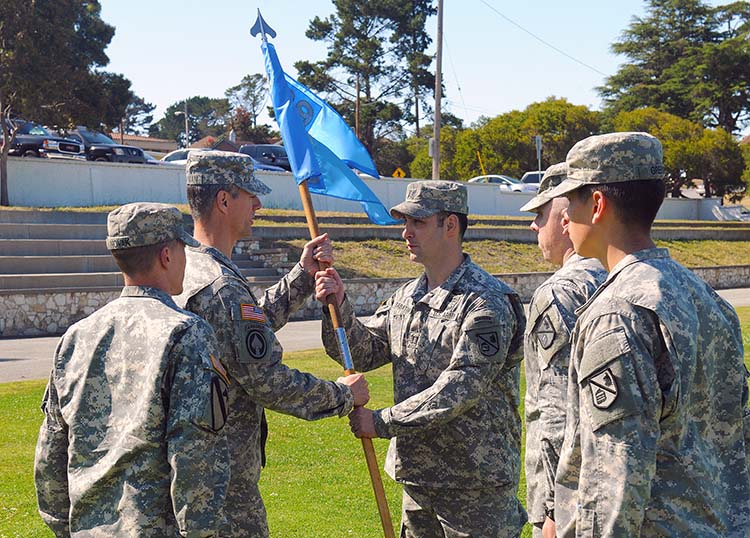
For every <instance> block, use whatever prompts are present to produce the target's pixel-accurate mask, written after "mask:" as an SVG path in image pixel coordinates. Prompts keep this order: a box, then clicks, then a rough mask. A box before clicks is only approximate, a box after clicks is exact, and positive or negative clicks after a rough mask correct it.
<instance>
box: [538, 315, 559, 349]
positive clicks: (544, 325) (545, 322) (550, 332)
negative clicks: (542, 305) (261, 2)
mask: <svg viewBox="0 0 750 538" xmlns="http://www.w3.org/2000/svg"><path fill="white" fill-rule="evenodd" d="M534 334H536V339H537V340H539V345H541V346H542V348H544V349H548V348H549V346H551V345H552V342H554V341H555V334H556V333H555V327H554V325H552V322H551V321H550V320H549V316H547V315H545V316H544V317H543V318H542V321H540V322H539V327H538V328H537V330H536V331H534Z"/></svg>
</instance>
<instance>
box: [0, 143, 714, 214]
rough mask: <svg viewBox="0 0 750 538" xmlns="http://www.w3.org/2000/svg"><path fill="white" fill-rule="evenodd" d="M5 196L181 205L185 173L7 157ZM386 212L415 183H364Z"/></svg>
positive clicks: (499, 194)
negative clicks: (410, 184) (378, 199)
mask: <svg viewBox="0 0 750 538" xmlns="http://www.w3.org/2000/svg"><path fill="white" fill-rule="evenodd" d="M256 174H257V175H258V177H259V178H260V179H261V180H262V181H263V182H265V183H267V184H268V185H269V186H270V187H271V189H273V192H271V194H269V195H267V196H264V197H263V198H262V201H263V205H264V206H266V207H272V208H280V209H302V204H301V202H300V199H299V194H298V191H297V186H296V184H295V182H294V180H293V178H292V176H291V174H289V173H281V172H265V171H258V172H256ZM8 176H9V177H8V195H9V198H10V203H11V205H14V206H25V207H66V206H70V207H84V206H98V205H114V204H125V203H128V202H137V201H149V202H163V203H172V204H177V203H183V204H184V203H186V195H185V171H184V169H183V168H181V167H178V166H172V165H148V164H120V163H103V162H88V161H74V160H62V159H35V158H21V157H10V158H9V159H8ZM364 181H365V183H367V185H368V186H369V187H370V188H371V189H372V191H373V192H374V193H375V194H376V195H377V196H378V197H379V198H380V200H381V201H382V202H383V204H384V205H385V206H386V207H388V208H389V207H392V206H394V205H396V204H398V203H399V202H401V201H403V199H404V195H405V193H406V186H407V185H408V183H409V182H410V181H415V180H414V179H393V178H387V179H364ZM467 187H468V189H469V209H470V211H471V213H472V214H475V215H505V216H529V213H523V212H521V211H519V210H518V208H520V207H521V206H522V205H524V204H525V203H526V202H527V201H528V200H529V199H531V197H532V196H533V195H531V194H526V193H509V192H503V191H501V190H500V189H498V188H497V186H495V185H486V184H467ZM313 203H314V204H315V208H316V209H317V210H319V211H347V212H361V211H362V209H361V206H360V205H359V204H358V203H356V202H350V201H347V200H339V199H337V198H331V197H329V196H318V195H313ZM718 205H720V199H719V198H709V199H699V200H693V199H689V200H688V199H682V198H667V199H666V200H665V201H664V204H663V205H662V207H661V209H660V210H659V214H658V215H657V218H658V219H665V220H672V219H675V220H716V217H715V216H714V215H713V214H712V208H713V207H715V206H718Z"/></svg>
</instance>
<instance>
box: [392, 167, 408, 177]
mask: <svg viewBox="0 0 750 538" xmlns="http://www.w3.org/2000/svg"><path fill="white" fill-rule="evenodd" d="M393 177H406V172H404V171H403V170H402V169H401V167H397V168H396V169H395V170H394V171H393Z"/></svg>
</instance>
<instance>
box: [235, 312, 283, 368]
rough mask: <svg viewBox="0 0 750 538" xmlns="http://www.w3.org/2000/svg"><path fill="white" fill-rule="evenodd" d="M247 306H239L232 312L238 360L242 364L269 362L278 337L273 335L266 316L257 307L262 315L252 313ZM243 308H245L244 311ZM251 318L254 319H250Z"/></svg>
mask: <svg viewBox="0 0 750 538" xmlns="http://www.w3.org/2000/svg"><path fill="white" fill-rule="evenodd" d="M247 306H248V305H239V308H237V309H236V310H234V311H232V325H233V330H234V334H235V338H234V345H235V349H236V351H237V360H238V361H239V362H240V363H242V364H248V363H251V362H260V361H267V360H269V359H270V358H271V355H272V353H273V344H274V341H275V339H276V336H275V335H274V334H273V331H272V330H271V328H270V327H269V326H268V325H266V323H265V315H264V314H263V313H262V310H260V309H259V308H258V307H255V308H256V310H260V313H258V312H257V311H255V312H251V311H250V310H249V309H248V308H247ZM250 306H252V305H250ZM242 307H245V308H244V310H243V309H242ZM251 316H252V319H248V317H251ZM256 318H258V319H256ZM261 320H262V321H261Z"/></svg>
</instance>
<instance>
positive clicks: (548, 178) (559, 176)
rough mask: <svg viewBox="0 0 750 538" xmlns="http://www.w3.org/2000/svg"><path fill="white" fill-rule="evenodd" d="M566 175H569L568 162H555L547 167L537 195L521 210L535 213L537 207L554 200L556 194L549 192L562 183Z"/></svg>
mask: <svg viewBox="0 0 750 538" xmlns="http://www.w3.org/2000/svg"><path fill="white" fill-rule="evenodd" d="M566 177H568V165H567V164H566V163H557V164H553V165H552V166H550V167H549V168H547V170H546V171H545V172H544V176H542V181H541V182H540V183H539V190H537V191H536V196H534V197H533V198H532V199H531V200H529V201H528V202H526V205H524V206H523V207H521V211H530V212H532V213H534V212H536V211H537V209H539V208H540V207H542V206H543V205H544V204H546V203H547V202H549V201H550V200H552V199H553V198H554V196H550V195H549V192H550V191H551V190H552V189H554V188H555V187H557V186H558V185H559V184H560V183H562V181H563V180H564V179H565V178H566Z"/></svg>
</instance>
